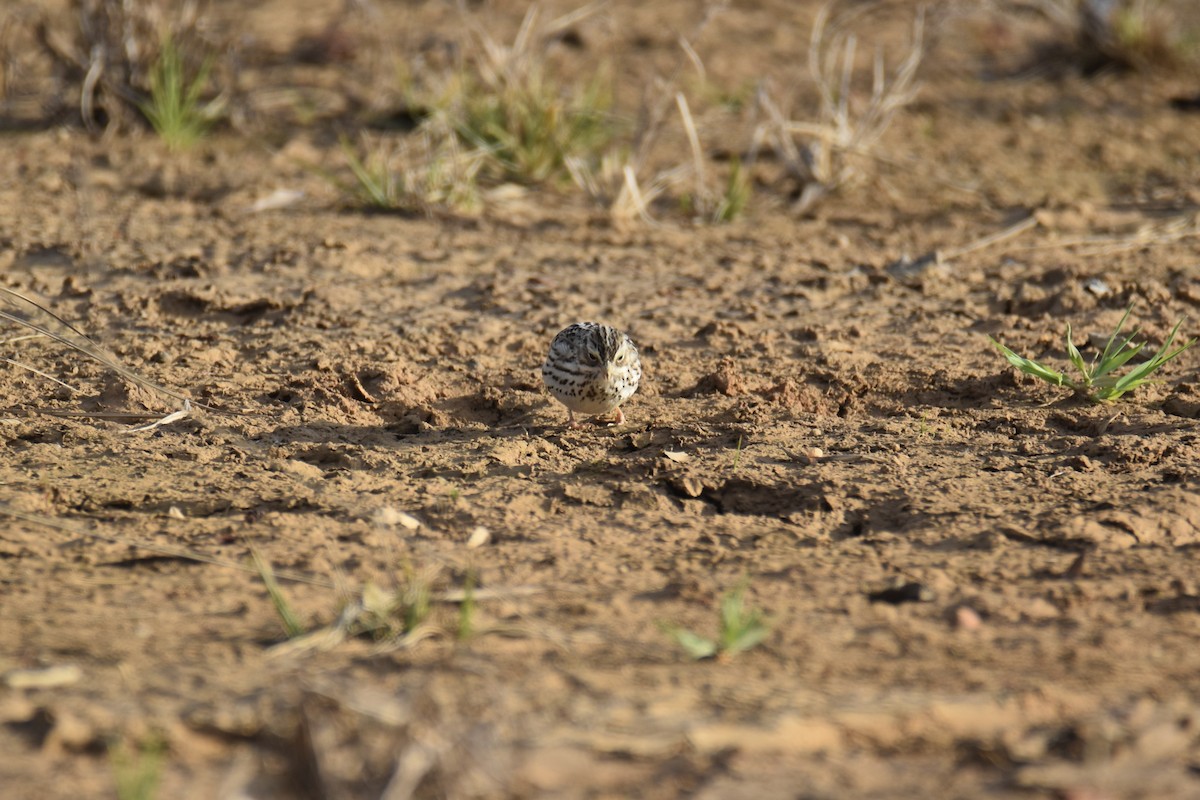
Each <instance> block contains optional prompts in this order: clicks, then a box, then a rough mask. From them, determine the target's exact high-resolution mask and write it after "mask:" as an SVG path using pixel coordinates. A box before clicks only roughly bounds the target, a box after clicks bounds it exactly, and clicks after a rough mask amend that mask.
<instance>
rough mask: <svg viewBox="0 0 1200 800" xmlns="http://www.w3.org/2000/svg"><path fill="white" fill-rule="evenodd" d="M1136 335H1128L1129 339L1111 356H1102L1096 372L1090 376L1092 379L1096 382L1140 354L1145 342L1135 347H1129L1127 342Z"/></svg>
mask: <svg viewBox="0 0 1200 800" xmlns="http://www.w3.org/2000/svg"><path fill="white" fill-rule="evenodd" d="M1134 335H1136V334H1130V336H1129V339H1126V340H1125V341H1124V342H1122V343H1121V347H1119V348H1117V350H1116V351H1115V353H1114V354H1113V355H1109V356H1102V357H1101V359H1100V363H1099V365H1098V366H1097V367H1096V371H1095V372H1094V373H1093V374H1092V379H1093V380H1097V379H1099V378H1103V377H1104V376H1105V375H1107V374H1108V373H1110V372H1112V371H1113V370H1115V369H1119V368H1121V367H1123V366H1125V362H1126V361H1129V359H1131V358H1133V357H1134V356H1136V355H1137V354H1138V353H1140V352H1142V348H1143V347H1145V346H1146V343H1145V342H1138V343H1137V344H1136V345H1133V346H1130V344H1129V341H1130V339H1132V338H1133V337H1134Z"/></svg>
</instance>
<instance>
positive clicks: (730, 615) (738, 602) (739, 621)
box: [662, 578, 771, 661]
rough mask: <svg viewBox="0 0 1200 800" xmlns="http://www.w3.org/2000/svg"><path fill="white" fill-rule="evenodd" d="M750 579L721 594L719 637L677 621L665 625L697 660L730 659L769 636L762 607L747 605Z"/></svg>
mask: <svg viewBox="0 0 1200 800" xmlns="http://www.w3.org/2000/svg"><path fill="white" fill-rule="evenodd" d="M749 583H750V582H749V579H748V578H743V579H742V580H741V581H739V582H738V585H737V586H736V587H734V589H733V590H732V591H730V592H729V593H728V594H726V595H725V596H724V597H722V598H721V618H720V630H719V631H718V633H717V638H716V639H709V638H707V637H704V636H701V635H699V634H698V633H695V632H694V631H690V630H688V629H686V628H681V627H679V626H678V625H663V626H662V628H663V631H664V632H665V633H666V634H667V635H668V636H670V637H671V638H672V639H674V640H675V643H676V644H678V645H679V646H680V647H682V648H683V649H684V651H686V652H687V654H688V655H689V656H691V657H692V658H694V659H696V660H697V661H698V660H700V659H704V658H717V659H720V660H728V659H731V658H733V657H734V656H736V655H737V654H738V653H741V652H744V651H746V650H750V649H753V648H754V647H757V646H758V645H760V644H762V641H763V640H764V639H766V638H767V635H768V634H769V633H770V632H771V626H770V624H769V623H768V622H767V621H766V619H765V618H764V616H763V613H762V611H760V610H758V609H751V610H747V609H746V603H745V598H746V588H747V586H749Z"/></svg>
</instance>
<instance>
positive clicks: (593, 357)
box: [583, 350, 600, 364]
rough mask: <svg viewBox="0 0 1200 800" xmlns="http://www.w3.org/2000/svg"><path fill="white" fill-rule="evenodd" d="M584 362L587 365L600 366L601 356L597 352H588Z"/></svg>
mask: <svg viewBox="0 0 1200 800" xmlns="http://www.w3.org/2000/svg"><path fill="white" fill-rule="evenodd" d="M583 361H584V363H585V364H599V363H600V354H599V353H597V352H596V351H595V350H588V351H586V352H585V353H584V354H583Z"/></svg>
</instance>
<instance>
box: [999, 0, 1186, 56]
mask: <svg viewBox="0 0 1200 800" xmlns="http://www.w3.org/2000/svg"><path fill="white" fill-rule="evenodd" d="M1020 5H1021V6H1026V5H1031V7H1032V8H1033V9H1034V10H1035V11H1036V12H1037V13H1039V14H1041V15H1042V16H1044V17H1045V18H1046V19H1047V20H1049V21H1050V22H1051V23H1052V24H1053V25H1054V26H1055V27H1056V28H1058V29H1059V31H1060V32H1061V35H1060V38H1062V39H1065V40H1067V41H1069V42H1070V43H1071V48H1070V50H1069V51H1068V56H1069V57H1070V58H1071V59H1072V60H1073V61H1076V62H1077V63H1078V64H1079V65H1080V67H1081V68H1082V69H1083V70H1084V71H1085V72H1096V71H1098V70H1101V69H1105V68H1108V67H1116V68H1121V69H1134V70H1138V71H1151V70H1154V69H1163V68H1167V69H1172V68H1177V67H1180V66H1183V65H1184V64H1186V63H1189V62H1191V63H1195V61H1196V57H1197V36H1198V35H1200V32H1197V31H1196V30H1192V31H1190V32H1189V31H1188V30H1187V29H1186V28H1185V27H1184V26H1182V25H1181V24H1180V23H1181V20H1180V18H1179V15H1178V14H1177V13H1176V12H1175V11H1174V10H1173V9H1172V7H1171V6H1170V5H1169V4H1168V3H1167V2H1164V0H1037V1H1036V2H1034V3H1032V4H1020Z"/></svg>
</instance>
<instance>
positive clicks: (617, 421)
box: [613, 406, 625, 425]
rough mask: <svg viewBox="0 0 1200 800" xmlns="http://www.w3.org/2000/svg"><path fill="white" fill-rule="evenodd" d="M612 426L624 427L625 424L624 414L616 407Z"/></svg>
mask: <svg viewBox="0 0 1200 800" xmlns="http://www.w3.org/2000/svg"><path fill="white" fill-rule="evenodd" d="M613 424H614V425H624V424H625V412H624V411H622V410H621V407H620V406H617V418H616V419H615V420H613Z"/></svg>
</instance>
